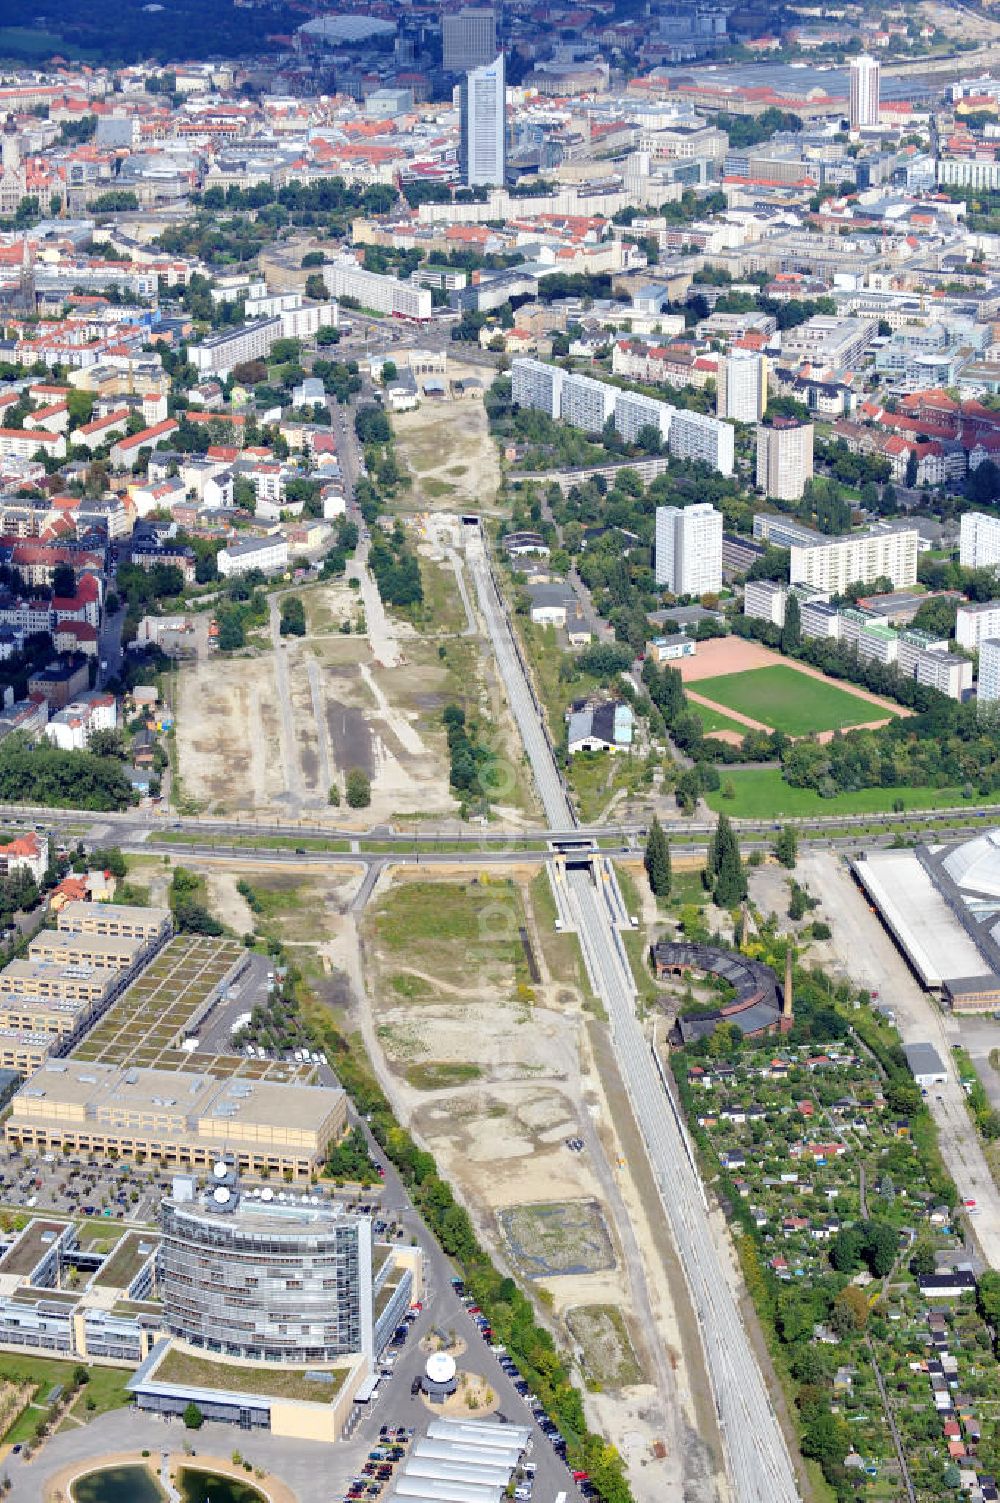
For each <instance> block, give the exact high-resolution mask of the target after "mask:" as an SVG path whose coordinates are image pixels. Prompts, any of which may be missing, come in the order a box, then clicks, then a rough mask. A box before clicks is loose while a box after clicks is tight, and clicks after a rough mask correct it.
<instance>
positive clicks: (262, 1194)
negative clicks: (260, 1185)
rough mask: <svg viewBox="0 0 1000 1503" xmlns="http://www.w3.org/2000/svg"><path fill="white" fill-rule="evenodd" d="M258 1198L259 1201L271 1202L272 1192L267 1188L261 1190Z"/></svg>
mask: <svg viewBox="0 0 1000 1503" xmlns="http://www.w3.org/2000/svg"><path fill="white" fill-rule="evenodd" d="M260 1198H261V1200H273V1199H274V1191H273V1190H272V1189H270V1188H268V1189H266V1190H261V1192H260Z"/></svg>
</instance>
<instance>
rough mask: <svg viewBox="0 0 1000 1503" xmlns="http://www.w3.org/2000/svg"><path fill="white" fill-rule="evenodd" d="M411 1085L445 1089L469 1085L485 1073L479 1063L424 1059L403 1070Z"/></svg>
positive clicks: (428, 1089)
mask: <svg viewBox="0 0 1000 1503" xmlns="http://www.w3.org/2000/svg"><path fill="white" fill-rule="evenodd" d="M403 1073H404V1075H405V1076H406V1078H407V1080H408V1081H409V1083H410V1085H411V1086H413V1087H414V1089H415V1090H418V1091H443V1090H444V1089H445V1087H446V1086H457V1085H468V1084H469V1082H470V1081H472V1080H478V1079H479V1077H480V1075H481V1074H482V1073H483V1072H482V1071H481V1070H480V1068H479V1066H478V1065H474V1064H467V1063H464V1062H462V1061H460V1060H435V1059H430V1060H422V1061H421V1062H420V1063H419V1064H414V1065H407V1066H406V1068H405V1070H404V1071H403Z"/></svg>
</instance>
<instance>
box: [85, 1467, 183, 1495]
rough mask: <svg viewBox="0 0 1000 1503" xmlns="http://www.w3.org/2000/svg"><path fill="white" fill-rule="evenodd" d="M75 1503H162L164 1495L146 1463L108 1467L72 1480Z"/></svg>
mask: <svg viewBox="0 0 1000 1503" xmlns="http://www.w3.org/2000/svg"><path fill="white" fill-rule="evenodd" d="M73 1498H74V1500H75V1503H163V1494H162V1493H161V1491H160V1489H159V1486H158V1485H157V1483H155V1482H154V1481H153V1477H152V1474H151V1473H150V1472H149V1471H147V1469H146V1468H145V1467H144V1466H114V1467H106V1468H105V1469H104V1470H103V1471H100V1472H91V1473H90V1475H89V1476H88V1477H81V1478H80V1479H79V1481H77V1482H74V1483H73Z"/></svg>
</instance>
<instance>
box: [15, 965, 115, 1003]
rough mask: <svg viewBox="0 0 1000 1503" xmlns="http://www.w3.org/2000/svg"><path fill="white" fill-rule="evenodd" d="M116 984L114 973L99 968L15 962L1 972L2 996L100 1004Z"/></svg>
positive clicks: (93, 966)
mask: <svg viewBox="0 0 1000 1503" xmlns="http://www.w3.org/2000/svg"><path fill="white" fill-rule="evenodd" d="M114 982H115V972H114V971H107V970H104V969H102V968H101V967H99V966H95V965H84V964H75V963H74V962H72V961H54V960H12V961H11V962H10V964H9V965H7V966H4V968H3V970H2V971H0V996H7V997H9V996H22V997H65V998H67V999H68V1000H79V1001H81V1002H90V1003H92V1004H96V1003H98V1002H100V1001H101V998H102V997H103V996H104V995H105V993H106V992H107V991H108V990H109V989H110V988H111V987H112V986H113V985H114Z"/></svg>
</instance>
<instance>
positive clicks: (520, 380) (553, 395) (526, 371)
mask: <svg viewBox="0 0 1000 1503" xmlns="http://www.w3.org/2000/svg"><path fill="white" fill-rule="evenodd" d="M510 376H511V388H510V396H511V401H512V402H513V403H514V406H515V407H530V408H533V409H534V410H535V411H536V412H544V413H546V414H547V416H548V417H550V418H558V417H559V414H560V413H561V411H562V388H563V382H564V381H565V379H566V372H565V371H564V370H563V369H562V367H561V366H558V365H546V363H545V361H544V360H535V359H533V358H532V357H531V356H530V355H522V356H518V358H517V359H516V360H514V361H513V363H512V364H511V369H510Z"/></svg>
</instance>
